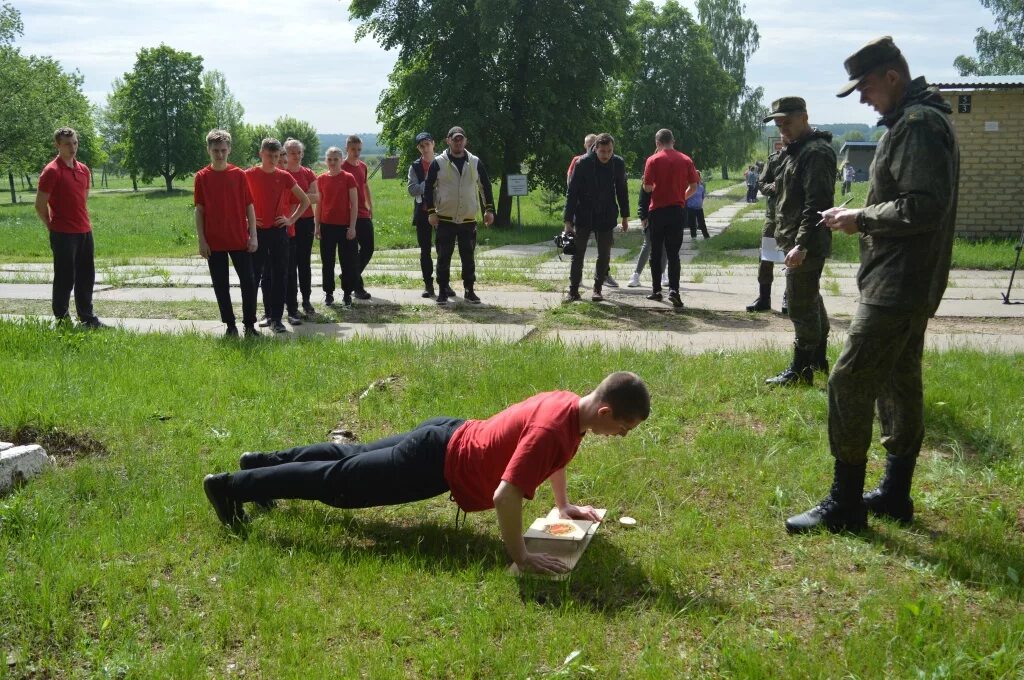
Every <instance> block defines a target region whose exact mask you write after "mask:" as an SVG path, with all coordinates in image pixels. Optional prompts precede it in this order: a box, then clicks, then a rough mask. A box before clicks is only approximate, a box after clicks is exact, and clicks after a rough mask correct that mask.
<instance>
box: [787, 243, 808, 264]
mask: <svg viewBox="0 0 1024 680" xmlns="http://www.w3.org/2000/svg"><path fill="white" fill-rule="evenodd" d="M806 257H807V251H806V250H801V249H800V246H793V249H792V250H790V251H789V252H788V253H786V266H787V267H789V268H790V269H796V268H797V267H799V266H800V265H802V264H803V263H804V259H805V258H806Z"/></svg>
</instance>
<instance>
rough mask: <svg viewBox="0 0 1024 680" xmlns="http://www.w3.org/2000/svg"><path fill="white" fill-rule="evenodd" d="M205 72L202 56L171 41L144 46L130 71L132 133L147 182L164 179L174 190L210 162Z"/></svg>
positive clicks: (129, 121) (126, 79)
mask: <svg viewBox="0 0 1024 680" xmlns="http://www.w3.org/2000/svg"><path fill="white" fill-rule="evenodd" d="M202 75H203V58H202V57H200V56H195V55H193V54H191V53H189V52H180V51H178V50H175V49H173V48H171V47H168V46H167V45H160V47H153V48H142V49H141V50H139V53H138V56H137V58H136V61H135V68H134V69H133V70H131V71H129V72H128V73H126V74H125V75H124V85H125V88H126V91H127V96H126V97H125V116H126V121H127V124H128V125H127V127H128V135H129V137H130V138H131V143H132V150H133V154H132V155H133V158H134V162H135V164H136V165H137V167H138V169H139V172H140V174H141V175H142V179H143V181H146V180H149V179H151V178H153V177H157V176H159V177H163V178H164V182H165V183H166V185H167V191H171V190H172V189H173V182H174V179H175V178H176V177H185V176H187V175H189V174H191V173H193V172H195V171H196V170H198V169H199V168H201V167H202V166H203V165H204V164H205V163H206V150H205V144H204V142H203V140H204V139H205V136H206V132H207V130H206V126H207V123H208V122H209V120H210V108H211V97H210V93H209V92H208V91H207V89H206V88H205V87H203V79H202Z"/></svg>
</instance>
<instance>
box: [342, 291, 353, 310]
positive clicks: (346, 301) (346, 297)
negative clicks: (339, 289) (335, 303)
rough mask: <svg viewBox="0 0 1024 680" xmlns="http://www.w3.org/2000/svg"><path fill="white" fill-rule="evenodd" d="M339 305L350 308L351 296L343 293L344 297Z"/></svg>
mask: <svg viewBox="0 0 1024 680" xmlns="http://www.w3.org/2000/svg"><path fill="white" fill-rule="evenodd" d="M341 304H343V305H345V306H346V307H351V306H352V295H351V294H350V293H345V295H344V296H343V297H342V298H341Z"/></svg>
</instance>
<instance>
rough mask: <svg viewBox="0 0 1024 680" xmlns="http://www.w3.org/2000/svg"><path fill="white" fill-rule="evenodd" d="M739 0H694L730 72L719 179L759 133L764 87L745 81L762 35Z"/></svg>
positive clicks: (746, 152) (744, 157)
mask: <svg viewBox="0 0 1024 680" xmlns="http://www.w3.org/2000/svg"><path fill="white" fill-rule="evenodd" d="M745 9H746V7H745V6H744V5H743V3H742V2H740V0H697V16H698V17H699V19H700V22H701V24H702V25H703V26H704V27H705V28H706V29H707V30H708V33H709V34H710V35H711V44H712V49H713V51H714V54H715V58H716V59H717V60H718V63H720V64H721V65H722V68H724V69H725V70H726V72H727V73H728V74H729V75H730V76H732V79H733V82H734V83H735V86H736V96H735V98H734V99H733V101H732V102H730V106H729V113H728V116H727V118H726V121H725V139H724V144H723V149H722V158H721V161H722V179H728V178H729V166H730V165H731V166H733V167H735V166H736V165H739V164H742V163H745V162H746V161H747V160H748V159H749V158H750V150H751V147H752V146H754V145H755V144H756V143H757V140H758V139H760V137H761V130H762V127H763V123H762V120H763V118H764V104H763V103H762V99H763V97H764V90H762V89H761V88H760V87H756V88H751V87H749V86H748V85H747V62H748V61H749V60H750V57H751V55H753V54H754V52H756V51H757V48H758V45H759V44H760V41H761V36H760V34H759V33H758V31H757V24H755V23H754V22H753V21H752V20H751V19H748V18H746V17H745V16H744V14H743V12H744V10H745Z"/></svg>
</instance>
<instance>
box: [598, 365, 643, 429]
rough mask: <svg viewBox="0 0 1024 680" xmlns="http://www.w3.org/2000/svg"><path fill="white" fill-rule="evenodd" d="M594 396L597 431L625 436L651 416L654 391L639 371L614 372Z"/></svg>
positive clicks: (599, 386) (602, 382)
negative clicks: (649, 387) (652, 393)
mask: <svg viewBox="0 0 1024 680" xmlns="http://www.w3.org/2000/svg"><path fill="white" fill-rule="evenodd" d="M590 396H592V397H593V399H594V402H595V404H596V406H597V410H596V414H595V419H594V424H593V426H592V427H591V428H590V429H591V430H593V431H594V432H595V433H596V434H604V435H618V436H620V437H624V436H626V434H627V433H628V432H629V431H630V430H632V429H633V428H634V427H636V426H637V425H639V424H640V423H642V422H643V421H645V420H647V418H648V417H649V416H650V415H651V393H650V392H649V391H648V390H647V385H646V384H645V383H644V381H643V379H642V378H641V377H640V376H638V375H637V374H636V373H630V372H628V371H618V372H616V373H612V374H611V375H609V376H608V377H607V378H605V379H604V380H602V381H601V384H600V385H598V386H597V388H596V389H595V390H594V391H593V392H592V393H591V395H590Z"/></svg>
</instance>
